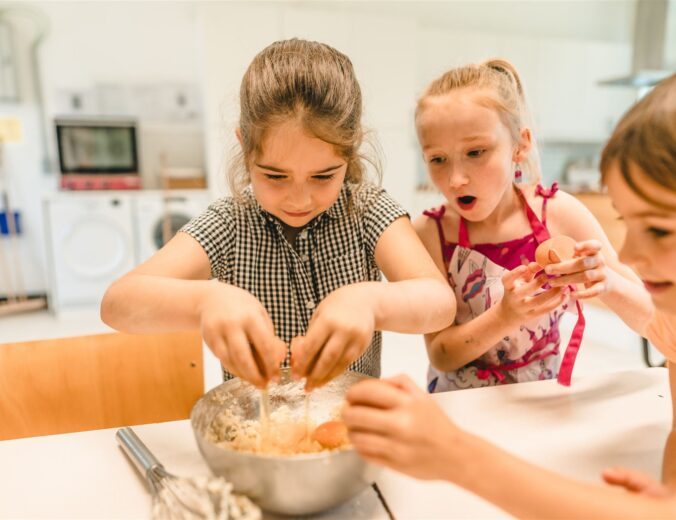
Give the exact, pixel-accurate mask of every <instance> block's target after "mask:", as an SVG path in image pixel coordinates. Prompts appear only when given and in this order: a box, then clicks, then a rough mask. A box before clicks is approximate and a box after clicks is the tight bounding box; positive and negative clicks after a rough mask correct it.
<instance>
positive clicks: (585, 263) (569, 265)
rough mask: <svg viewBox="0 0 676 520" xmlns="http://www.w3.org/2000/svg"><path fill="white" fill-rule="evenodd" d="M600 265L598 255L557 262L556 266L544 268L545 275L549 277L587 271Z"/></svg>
mask: <svg viewBox="0 0 676 520" xmlns="http://www.w3.org/2000/svg"><path fill="white" fill-rule="evenodd" d="M601 265H602V262H601V259H600V258H599V256H598V255H591V256H582V257H576V258H573V259H572V260H566V261H565V262H559V263H558V264H549V265H548V266H546V267H545V273H547V274H549V275H566V274H573V273H579V272H582V271H587V270H589V269H594V268H597V267H600V266H601Z"/></svg>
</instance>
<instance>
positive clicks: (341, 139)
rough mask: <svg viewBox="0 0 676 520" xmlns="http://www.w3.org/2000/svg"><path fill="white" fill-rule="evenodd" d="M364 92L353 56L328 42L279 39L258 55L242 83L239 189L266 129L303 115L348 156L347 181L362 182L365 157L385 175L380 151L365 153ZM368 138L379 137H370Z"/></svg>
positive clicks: (232, 172) (231, 174)
mask: <svg viewBox="0 0 676 520" xmlns="http://www.w3.org/2000/svg"><path fill="white" fill-rule="evenodd" d="M361 116H362V95H361V89H360V88H359V83H358V82H357V78H356V76H355V73H354V69H353V67H352V62H351V61H350V59H349V58H348V57H347V56H345V55H344V54H342V53H341V52H339V51H337V50H336V49H334V48H333V47H330V46H328V45H326V44H323V43H318V42H312V41H306V40H299V39H296V38H294V39H291V40H283V41H278V42H275V43H273V44H271V45H269V46H268V47H266V48H265V49H263V50H262V51H261V52H260V53H258V55H256V57H255V58H254V59H253V61H252V62H251V64H250V65H249V68H248V69H247V71H246V72H245V74H244V77H243V78H242V84H241V86H240V118H239V129H240V135H241V148H240V149H239V150H238V152H237V153H236V154H235V156H234V158H233V159H232V161H231V163H230V166H229V168H228V183H229V186H230V190H231V193H232V194H233V195H235V196H236V197H237V196H241V195H242V191H243V189H244V188H245V187H246V186H248V185H249V183H250V182H251V177H250V175H249V172H248V165H249V164H250V161H251V160H252V158H253V157H255V156H256V155H257V154H260V153H261V143H262V142H263V138H264V137H265V132H266V131H267V130H268V129H269V128H270V127H272V126H274V125H276V124H280V123H283V122H285V121H288V120H289V119H293V118H297V119H298V121H300V123H301V124H302V125H303V128H305V130H306V131H308V132H309V133H310V134H311V135H313V136H315V137H317V138H319V139H321V140H322V141H325V142H327V143H330V144H332V145H334V147H335V149H336V152H337V153H338V155H340V156H341V157H343V158H344V159H345V160H346V162H347V172H346V176H345V181H346V182H350V183H353V184H357V185H359V184H362V183H363V182H364V181H365V179H366V165H365V161H366V162H368V163H370V164H371V165H372V166H373V167H374V170H375V172H376V174H377V177H378V181H379V180H380V178H381V169H380V160H379V158H378V156H377V153H376V152H375V148H374V149H373V151H372V153H371V154H369V153H365V152H363V151H362V145H363V143H364V142H365V141H366V132H365V130H364V129H363V127H362V124H361ZM367 144H371V145H372V146H374V145H373V143H372V142H371V141H368V142H367Z"/></svg>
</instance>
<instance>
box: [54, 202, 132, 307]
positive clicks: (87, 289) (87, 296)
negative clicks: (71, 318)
mask: <svg viewBox="0 0 676 520" xmlns="http://www.w3.org/2000/svg"><path fill="white" fill-rule="evenodd" d="M132 210H133V204H132V198H131V195H129V194H126V193H120V192H102V193H91V192H88V193H84V192H77V193H73V192H64V193H58V194H55V195H54V196H52V197H50V198H49V199H47V200H45V212H44V214H45V219H46V222H45V229H46V238H47V254H48V255H49V257H50V262H49V269H48V271H49V273H48V276H49V282H50V301H51V305H52V308H53V309H55V310H60V309H63V308H66V307H73V306H86V305H91V306H94V305H99V304H100V302H101V298H102V297H103V294H104V293H105V291H106V289H107V287H108V286H109V285H110V284H111V283H112V282H113V281H114V280H115V279H116V278H118V277H119V276H120V275H122V274H124V273H125V272H127V271H129V270H130V269H132V268H133V267H134V265H135V262H136V252H135V243H134V222H133V211H132Z"/></svg>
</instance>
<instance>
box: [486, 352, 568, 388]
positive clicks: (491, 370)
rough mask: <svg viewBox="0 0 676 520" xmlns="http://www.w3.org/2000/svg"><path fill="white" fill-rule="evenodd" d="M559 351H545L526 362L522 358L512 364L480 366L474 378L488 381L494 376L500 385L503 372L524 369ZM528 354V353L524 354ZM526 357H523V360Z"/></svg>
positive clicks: (503, 378) (503, 376)
mask: <svg viewBox="0 0 676 520" xmlns="http://www.w3.org/2000/svg"><path fill="white" fill-rule="evenodd" d="M558 352H559V350H558V349H557V348H553V349H551V350H546V351H545V352H541V353H540V354H538V355H537V356H535V357H533V358H529V359H528V360H527V361H526V360H525V359H523V358H522V360H520V361H515V362H514V363H507V364H506V365H485V366H482V367H481V368H479V369H478V370H477V373H476V376H477V377H478V378H479V379H488V378H489V377H490V376H492V375H493V376H495V378H496V379H497V380H498V381H500V382H501V383H502V382H503V381H504V380H505V374H504V372H507V371H509V370H516V369H517V368H522V367H525V366H526V365H530V364H531V363H533V362H535V361H540V360H541V359H544V358H546V357H548V356H552V355H554V354H557V353H558ZM526 354H528V353H526ZM525 357H526V356H524V358H525Z"/></svg>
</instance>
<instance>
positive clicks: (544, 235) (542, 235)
mask: <svg viewBox="0 0 676 520" xmlns="http://www.w3.org/2000/svg"><path fill="white" fill-rule="evenodd" d="M538 187H540V186H539V185H538ZM514 189H515V190H516V194H517V195H518V197H519V200H520V201H521V204H522V205H523V209H524V211H525V212H526V218H527V219H528V223H529V224H530V228H531V229H532V230H533V235H534V236H535V240H537V243H538V244H541V243H542V242H544V241H545V240H548V239H549V238H551V235H550V234H549V230H548V229H547V226H546V225H545V224H544V222H540V219H539V218H538V216H537V215H536V214H535V212H534V211H533V208H531V207H530V205H529V204H528V201H527V200H526V196H525V195H524V194H523V192H522V191H521V190H520V189H519V188H517V187H516V186H515V188H514Z"/></svg>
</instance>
